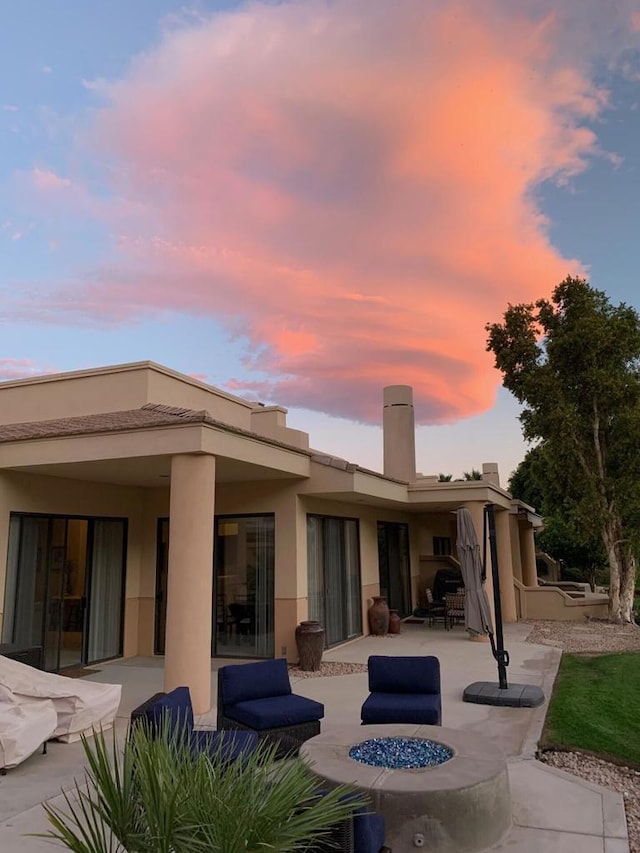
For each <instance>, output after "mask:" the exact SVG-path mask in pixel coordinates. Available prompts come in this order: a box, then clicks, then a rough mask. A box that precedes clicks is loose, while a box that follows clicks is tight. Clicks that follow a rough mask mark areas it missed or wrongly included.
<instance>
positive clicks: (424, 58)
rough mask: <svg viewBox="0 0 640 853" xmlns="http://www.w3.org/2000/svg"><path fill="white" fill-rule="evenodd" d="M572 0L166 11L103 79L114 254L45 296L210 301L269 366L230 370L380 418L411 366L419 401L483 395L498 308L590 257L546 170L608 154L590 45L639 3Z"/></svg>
mask: <svg viewBox="0 0 640 853" xmlns="http://www.w3.org/2000/svg"><path fill="white" fill-rule="evenodd" d="M577 5H579V8H577V9H576V4H575V3H573V4H572V3H570V2H568V0H567V2H557V3H556V2H554V3H551V2H550V0H549V2H536V3H526V4H525V3H523V4H522V5H521V4H513V3H507V2H506V0H505V2H500V0H487V2H486V3H482V4H478V3H473V2H471V0H459V1H458V2H456V0H451V2H441V3H437V4H436V3H431V4H426V3H424V0H403V3H400V4H398V3H397V2H394V1H393V0H377V2H376V3H375V4H371V3H370V2H365V0H335V2H332V3H330V4H329V3H326V2H324V0H304V1H303V2H295V3H294V2H286V3H279V4H272V3H253V4H251V5H248V6H244V7H241V8H240V9H239V10H236V11H232V12H225V13H220V14H216V15H214V16H212V17H210V18H207V19H198V20H196V21H195V23H193V24H190V23H189V22H184V21H182V22H181V23H180V25H179V26H178V27H177V28H174V29H172V28H171V27H170V26H169V27H168V28H167V30H166V32H165V34H164V37H163V41H162V43H161V44H160V45H159V46H158V47H157V49H155V50H152V51H149V52H147V53H145V54H144V55H142V56H141V57H139V58H138V59H137V61H136V62H135V63H134V64H133V65H132V67H131V69H130V71H129V73H128V74H127V75H126V77H124V78H123V79H121V80H119V81H116V82H114V83H111V84H107V83H106V82H105V81H99V84H97V83H95V84H85V85H87V86H91V87H92V88H95V90H96V93H97V94H100V95H101V96H102V97H104V98H106V99H107V104H106V106H105V107H104V108H103V110H102V111H101V113H100V114H99V116H98V119H97V120H96V124H95V126H94V129H93V133H92V135H91V136H90V137H89V138H88V139H87V138H85V139H84V140H83V144H84V145H85V146H89V148H90V150H91V151H92V152H93V154H94V156H96V157H99V158H100V159H101V160H102V161H104V162H108V163H110V172H109V176H110V177H109V180H110V188H111V191H112V193H113V196H114V197H115V198H119V199H120V200H121V203H119V204H118V203H116V204H113V205H112V207H111V209H110V212H109V215H110V216H111V223H112V228H113V230H114V231H115V232H116V233H117V234H118V235H119V236H118V241H117V255H115V256H114V257H113V259H112V261H111V262H110V263H109V264H108V265H105V266H104V267H103V268H101V269H96V270H94V271H92V273H91V274H90V275H89V276H87V278H86V279H85V280H84V281H83V283H82V285H81V286H78V287H75V288H73V287H72V288H67V289H65V290H64V291H62V292H60V293H58V294H55V295H54V296H53V298H52V300H51V301H50V304H49V305H48V306H47V305H45V306H44V310H49V311H52V312H57V311H62V310H67V311H68V310H72V311H75V312H77V314H78V316H82V315H83V314H84V315H87V314H88V315H91V316H97V315H100V316H102V317H110V318H112V319H113V320H116V321H121V320H124V319H128V318H130V317H134V316H138V315H140V314H144V313H149V312H162V311H172V312H186V313H194V314H210V315H214V316H216V317H218V318H221V319H223V320H225V321H226V322H227V324H228V327H229V329H230V332H231V334H232V335H234V336H236V337H240V338H243V339H245V340H246V342H247V354H246V364H245V367H246V369H247V370H249V371H251V372H253V373H255V374H257V375H258V376H259V378H258V379H255V380H251V381H249V380H247V379H246V378H237V379H234V380H230V383H229V386H230V387H233V388H235V389H238V390H251V391H252V393H260V394H262V395H263V396H264V397H266V398H269V399H274V400H276V401H277V402H280V403H283V404H285V405H299V406H304V407H306V408H311V409H318V410H323V411H326V412H330V413H332V414H337V415H343V416H347V417H351V418H356V419H361V420H376V421H377V419H378V417H379V400H380V389H381V386H382V385H384V384H387V383H395V382H400V383H409V384H412V385H413V386H414V389H415V399H416V409H417V414H418V418H419V420H421V421H423V422H432V423H434V422H446V421H452V420H455V419H456V418H459V417H462V416H468V415H472V414H475V413H478V412H480V411H482V410H484V409H486V408H488V407H489V406H490V405H491V404H492V403H493V400H494V397H495V392H496V387H497V385H498V382H499V377H498V375H497V373H496V372H495V371H494V370H493V369H492V366H491V359H490V357H489V356H488V354H487V353H486V352H485V350H484V347H485V332H484V323H485V322H486V321H488V320H496V319H499V317H500V316H501V314H502V312H503V311H504V309H505V308H506V305H507V302H518V301H522V300H530V299H534V298H537V297H539V296H541V295H544V294H545V293H547V292H548V291H549V290H550V289H551V288H552V287H553V286H554V285H555V284H556V283H557V282H558V281H559V280H561V279H562V278H563V277H564V276H565V275H566V274H567V273H568V272H572V271H579V270H580V269H581V267H580V264H579V263H578V261H577V260H574V259H570V258H564V257H562V256H561V255H560V253H559V252H558V251H557V250H556V249H555V248H554V247H553V245H552V244H551V243H550V240H549V237H548V227H549V223H548V222H547V221H546V220H545V218H544V216H543V215H542V213H541V211H540V209H539V208H538V206H537V203H536V199H535V194H534V193H535V190H536V188H537V187H538V186H539V185H540V184H541V183H542V182H543V181H554V182H555V183H557V184H560V185H562V184H566V183H567V182H570V181H571V180H572V178H574V177H575V176H576V175H578V174H580V173H581V172H582V171H584V170H585V169H586V168H588V166H589V163H590V162H591V160H592V159H593V158H594V157H597V156H605V155H604V153H603V152H601V151H600V149H599V147H598V140H597V138H596V136H595V134H594V132H593V130H591V129H590V127H588V126H587V122H588V121H590V120H593V119H594V118H596V117H597V116H599V115H600V114H601V113H602V111H603V110H604V109H605V108H606V105H607V98H608V94H607V92H606V91H605V90H604V89H602V88H599V87H598V86H597V85H596V84H595V83H594V82H593V80H592V79H591V77H590V67H589V60H590V59H594V60H595V59H596V58H600V56H601V55H602V52H603V51H605V52H609V54H611V55H613V54H614V53H615V51H616V50H617V49H618V48H620V49H622V45H621V44H619V43H618V42H619V41H620V38H621V37H618V36H616V37H615V38H614V37H613V36H612V35H611V33H614V32H615V33H617V32H628V31H629V30H630V28H629V26H628V23H629V18H628V13H629V11H630V9H631V7H629V8H627V7H626V5H625V2H624V0H623V2H621V3H620V4H619V6H617V7H616V8H617V9H618V11H617V12H616V14H618V16H619V18H620V20H616V21H614V20H613V18H614V17H615V15H614V14H613V13H611V14H609V13H607V15H608V17H607V21H606V23H607V24H608V25H609V26H608V28H607V30H606V33H608V34H609V35H604V36H603V28H602V26H601V24H602V22H603V20H604V19H602V20H601V18H602V14H603V13H602V12H601V8H600V7H601V5H602V4H600V3H599V2H596V0H584V4H582V3H581V4H577ZM584 6H589V9H590V12H591V14H590V15H588V16H587V15H583V14H582V13H583V11H584ZM623 15H625V16H627V17H626V18H625V19H624V21H625V24H626V26H623V23H622V17H621V16H623ZM585 21H587V22H588V23H585ZM599 22H600V23H599ZM616 26H618V29H616ZM578 35H579V36H580V39H578ZM609 42H610V43H609ZM627 46H628V45H627V44H626V43H625V45H624V47H627ZM47 174H48V173H47ZM55 178H56V180H58V181H64V179H59V178H57V176H55ZM41 180H42V179H41ZM44 183H45V184H46V183H47V181H46V180H45V181H44ZM51 183H52V187H53V186H55V185H56V184H55V181H53V180H52V182H51ZM131 209H134V210H135V216H132V215H131ZM127 211H128V212H127Z"/></svg>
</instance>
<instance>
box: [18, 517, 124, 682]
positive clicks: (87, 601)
mask: <svg viewBox="0 0 640 853" xmlns="http://www.w3.org/2000/svg"><path fill="white" fill-rule="evenodd" d="M9 518H10V519H12V518H15V519H24V518H32V519H40V520H43V521H46V522H47V532H46V545H45V546H44V547H45V550H46V568H45V572H46V576H45V582H44V592H43V607H42V616H41V619H40V643H39V645H40V646H41V647H42V666H43V667H44V666H45V663H46V650H47V644H46V637H47V633H48V629H49V624H50V596H51V584H52V566H53V559H54V554H53V550H54V548H63V549H64V550H65V553H66V548H67V541H68V522H69V521H85V522H87V542H86V549H85V569H84V588H83V595H82V640H81V646H80V661H79V662H78V663H74V664H71V665H70V666H69V667H66V668H73V667H78V666H80V667H82V666H87V665H93V664H96V663H100V662H101V661H104V660H114V659H117V658H118V657H121V656H122V653H123V648H124V624H125V605H126V570H127V543H128V533H129V526H128V518H126V517H123V516H88V515H77V514H63V513H46V512H22V511H19V512H14V511H11V512H10V513H9ZM55 521H64V522H65V537H64V539H65V541H64V545H62V546H54V545H53V544H52V540H53V525H54V522H55ZM95 521H113V522H121V523H122V525H123V536H122V540H123V541H122V577H121V594H120V624H119V626H118V631H119V642H118V652H117V653H116V654H115V655H113V656H110V657H108V658H100V659H95V660H88V644H89V628H90V619H91V581H92V569H93V543H94V537H93V533H94V524H93V522H95ZM18 535H19V540H18V547H17V553H16V566H17V567H18V568H17V572H18V576H17V579H16V585H15V590H14V603H13V607H14V608H15V606H16V603H17V598H18V595H19V588H20V576H19V574H20V573H19V565H20V560H21V553H22V548H23V535H24V534H23V526H22V523H21V524H20V527H19V534H18ZM7 571H8V563H7ZM6 577H7V575H5V590H4V593H5V597H6V589H7V586H6V583H7V582H6ZM63 581H64V573H62V577H61V583H63ZM6 609H7V608H6V600H5V612H6ZM63 616H64V589H63V590H62V596H61V598H60V607H59V611H58V616H57V620H58V628H57V633H58V641H57V654H56V659H57V661H56V662H57V667H56V669H51V670H48V671H49V672H58V671H62V672H64V668H63V669H60V652H61V644H62V634H63ZM14 620H15V616H14ZM13 630H14V634H15V622H14V629H13ZM3 631H4V629H3Z"/></svg>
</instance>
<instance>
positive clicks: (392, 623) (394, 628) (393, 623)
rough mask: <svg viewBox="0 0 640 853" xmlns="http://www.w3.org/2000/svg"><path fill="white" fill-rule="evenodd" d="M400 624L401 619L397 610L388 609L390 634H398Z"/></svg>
mask: <svg viewBox="0 0 640 853" xmlns="http://www.w3.org/2000/svg"><path fill="white" fill-rule="evenodd" d="M401 625H402V620H401V619H400V616H399V615H398V611H397V610H389V633H390V634H399V633H400V626H401Z"/></svg>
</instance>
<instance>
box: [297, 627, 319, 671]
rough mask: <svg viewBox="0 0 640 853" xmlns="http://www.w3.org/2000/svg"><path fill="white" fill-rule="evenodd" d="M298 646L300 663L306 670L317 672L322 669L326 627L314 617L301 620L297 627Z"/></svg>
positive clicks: (301, 667)
mask: <svg viewBox="0 0 640 853" xmlns="http://www.w3.org/2000/svg"><path fill="white" fill-rule="evenodd" d="M296 646H297V647H298V665H299V667H300V669H302V670H304V671H305V672H317V670H319V669H320V662H321V660H322V652H323V651H324V628H323V627H322V625H321V624H320V623H319V622H317V621H316V620H314V619H309V620H307V621H306V622H301V623H300V624H299V625H298V627H297V628H296Z"/></svg>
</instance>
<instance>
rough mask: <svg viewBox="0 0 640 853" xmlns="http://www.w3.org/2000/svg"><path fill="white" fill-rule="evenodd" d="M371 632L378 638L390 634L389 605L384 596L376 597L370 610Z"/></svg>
mask: <svg viewBox="0 0 640 853" xmlns="http://www.w3.org/2000/svg"><path fill="white" fill-rule="evenodd" d="M369 630H370V631H371V633H372V634H375V635H376V636H377V637H383V636H384V635H385V634H387V633H388V632H389V605H388V604H387V599H386V598H385V596H384V595H375V596H374V597H373V604H372V605H371V607H370V608H369Z"/></svg>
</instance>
